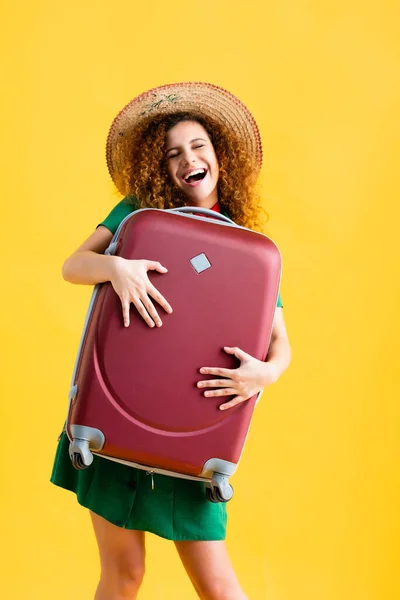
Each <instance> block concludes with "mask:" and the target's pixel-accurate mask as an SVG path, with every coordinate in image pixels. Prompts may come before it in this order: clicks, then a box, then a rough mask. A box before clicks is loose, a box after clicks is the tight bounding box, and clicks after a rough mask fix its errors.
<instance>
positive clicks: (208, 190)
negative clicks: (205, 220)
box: [166, 121, 219, 208]
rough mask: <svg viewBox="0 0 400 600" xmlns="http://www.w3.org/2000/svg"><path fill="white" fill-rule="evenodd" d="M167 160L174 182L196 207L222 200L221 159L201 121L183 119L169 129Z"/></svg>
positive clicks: (208, 206) (208, 205)
mask: <svg viewBox="0 0 400 600" xmlns="http://www.w3.org/2000/svg"><path fill="white" fill-rule="evenodd" d="M166 159H167V169H168V174H169V176H170V178H171V180H172V182H173V183H174V184H175V185H176V187H178V188H180V189H181V190H182V191H183V192H184V193H185V195H186V196H187V198H188V199H189V200H190V202H191V203H192V204H193V205H194V206H201V207H203V208H211V207H212V206H214V204H215V203H216V202H218V191H217V183H218V176H219V168H218V161H217V157H216V155H215V152H214V147H213V145H212V143H211V140H210V138H209V137H208V134H207V132H206V130H205V129H204V127H203V126H202V125H200V123H197V122H196V121H181V122H180V123H177V125H174V127H172V129H170V130H169V131H168V132H167V138H166Z"/></svg>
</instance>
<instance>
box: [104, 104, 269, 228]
mask: <svg viewBox="0 0 400 600" xmlns="http://www.w3.org/2000/svg"><path fill="white" fill-rule="evenodd" d="M181 121H195V122H197V123H200V125H202V126H203V127H204V129H205V130H206V132H207V134H208V135H209V137H210V140H211V143H212V144H213V147H214V151H215V154H216V156H217V160H218V165H219V179H218V190H217V191H218V199H219V203H220V205H221V208H222V210H224V211H225V212H226V213H227V214H228V215H229V216H230V218H231V219H232V220H233V221H235V223H237V224H238V225H241V226H243V227H249V228H251V229H256V230H262V229H263V223H264V221H265V220H266V218H268V215H267V213H266V212H265V210H264V209H263V208H262V207H261V206H260V201H259V195H258V193H257V192H256V189H255V185H256V175H255V174H256V173H257V172H258V168H257V164H256V162H255V157H253V156H250V155H249V154H248V152H247V151H246V148H245V145H244V143H243V142H242V140H241V139H240V138H239V136H237V135H236V134H235V133H234V132H233V131H231V130H229V129H228V128H227V127H225V126H224V125H222V124H221V123H219V122H218V121H216V120H214V119H212V118H210V117H205V116H204V115H202V114H199V113H196V112H193V111H185V112H178V113H175V114H172V115H158V116H156V117H148V118H146V119H144V120H143V121H142V122H141V123H140V124H139V125H138V126H137V127H136V128H134V130H133V131H131V132H130V133H129V132H128V133H126V134H125V136H124V138H123V139H122V140H120V144H119V153H120V157H119V161H120V164H122V168H121V169H120V170H119V172H118V173H117V174H116V178H117V180H116V183H117V187H118V189H119V190H120V191H122V193H124V194H125V196H126V200H125V201H126V202H128V203H132V204H134V205H135V206H136V207H137V208H149V207H150V208H161V209H168V208H175V207H179V206H187V204H188V198H187V197H186V196H185V194H184V192H183V191H182V190H181V189H179V188H177V187H175V185H174V184H173V183H172V181H171V180H170V177H169V175H168V171H167V160H166V156H165V154H166V146H165V144H166V134H167V132H168V131H169V130H170V129H172V127H174V125H176V124H177V123H180V122H181Z"/></svg>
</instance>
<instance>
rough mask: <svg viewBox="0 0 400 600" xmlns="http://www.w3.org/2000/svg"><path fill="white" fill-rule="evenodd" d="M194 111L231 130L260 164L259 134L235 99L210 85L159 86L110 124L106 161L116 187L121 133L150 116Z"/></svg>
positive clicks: (176, 84) (221, 89)
mask: <svg viewBox="0 0 400 600" xmlns="http://www.w3.org/2000/svg"><path fill="white" fill-rule="evenodd" d="M187 110H194V111H196V112H200V113H201V114H203V115H204V116H205V117H207V116H210V117H212V118H214V119H215V120H217V121H219V122H220V123H222V124H223V125H225V126H227V127H228V128H229V129H232V130H233V131H234V132H235V133H236V134H237V135H238V136H239V137H240V138H241V139H242V140H243V141H244V142H245V144H246V146H247V149H248V152H249V153H250V154H252V155H253V156H255V158H256V161H257V164H258V168H259V169H260V168H261V163H262V146H261V137H260V132H259V130H258V127H257V123H256V122H255V120H254V118H253V116H252V115H251V113H250V111H249V110H248V109H247V108H246V106H245V105H244V104H243V103H242V102H241V101H240V100H239V99H238V98H236V96H234V95H233V94H231V93H230V92H228V91H227V90H224V89H223V88H221V87H218V86H216V85H213V84H212V83H200V82H184V83H172V84H168V85H162V86H159V87H157V88H154V89H151V90H149V91H148V92H144V93H143V94H140V96H137V97H136V98H134V99H133V100H131V102H129V104H127V105H126V106H125V108H123V109H122V110H121V111H120V112H119V113H118V115H117V116H116V117H115V119H114V121H113V122H112V124H111V127H110V130H109V132H108V137H107V145H106V158H107V166H108V170H109V172H110V175H111V178H112V180H113V181H114V183H115V184H116V185H118V183H117V178H116V173H118V172H119V168H120V164H119V163H118V160H121V159H120V158H117V157H118V155H119V154H120V153H118V152H117V150H118V144H119V140H120V139H121V137H122V136H124V135H125V133H126V132H127V131H129V130H131V129H132V128H134V127H136V126H137V125H138V123H140V121H141V120H142V119H144V118H148V117H149V116H150V115H153V116H154V117H155V116H158V115H160V114H165V115H168V114H173V113H176V112H181V111H187Z"/></svg>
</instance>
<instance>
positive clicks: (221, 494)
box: [206, 473, 233, 502]
mask: <svg viewBox="0 0 400 600" xmlns="http://www.w3.org/2000/svg"><path fill="white" fill-rule="evenodd" d="M232 496H233V487H232V486H231V485H230V483H228V479H227V477H226V476H225V475H221V474H220V473H214V476H213V478H212V480H211V482H210V483H209V484H206V497H207V500H209V501H210V502H229V500H231V498H232Z"/></svg>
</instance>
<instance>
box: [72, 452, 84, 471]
mask: <svg viewBox="0 0 400 600" xmlns="http://www.w3.org/2000/svg"><path fill="white" fill-rule="evenodd" d="M71 462H72V464H73V466H74V467H75V469H78V470H81V469H86V468H87V465H85V463H84V462H83V458H82V456H81V455H80V454H79V452H74V454H73V457H72V458H71Z"/></svg>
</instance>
